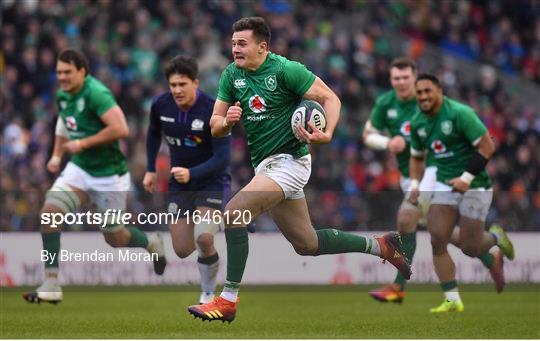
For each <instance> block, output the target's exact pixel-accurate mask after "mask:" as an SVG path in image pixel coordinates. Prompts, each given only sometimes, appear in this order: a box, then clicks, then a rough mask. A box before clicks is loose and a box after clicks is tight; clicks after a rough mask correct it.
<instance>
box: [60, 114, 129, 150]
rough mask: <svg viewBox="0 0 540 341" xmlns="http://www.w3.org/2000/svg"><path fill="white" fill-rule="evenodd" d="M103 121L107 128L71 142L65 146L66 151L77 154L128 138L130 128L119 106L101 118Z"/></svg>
mask: <svg viewBox="0 0 540 341" xmlns="http://www.w3.org/2000/svg"><path fill="white" fill-rule="evenodd" d="M101 121H102V122H103V123H104V124H105V128H103V129H101V130H100V131H99V133H97V134H95V135H92V136H89V137H86V138H84V139H81V140H72V141H69V142H67V143H65V144H64V149H65V150H66V151H68V152H70V153H72V154H77V153H80V152H81V151H83V150H85V149H90V148H94V147H97V146H100V145H104V144H108V143H111V142H114V141H116V140H119V139H122V138H126V137H128V135H129V128H128V125H127V122H126V118H125V116H124V112H123V111H122V109H120V107H119V106H118V105H116V106H114V107H112V108H110V109H109V110H107V112H105V114H103V116H101Z"/></svg>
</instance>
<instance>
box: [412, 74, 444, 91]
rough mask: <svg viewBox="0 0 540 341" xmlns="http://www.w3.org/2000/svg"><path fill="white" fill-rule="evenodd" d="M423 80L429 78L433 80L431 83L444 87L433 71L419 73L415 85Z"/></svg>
mask: <svg viewBox="0 0 540 341" xmlns="http://www.w3.org/2000/svg"><path fill="white" fill-rule="evenodd" d="M422 80H428V81H431V83H433V84H435V85H436V86H437V87H438V88H442V87H441V82H439V78H437V76H435V75H433V74H431V73H421V74H419V75H418V77H417V78H416V81H415V82H414V85H416V84H418V82H419V81H422Z"/></svg>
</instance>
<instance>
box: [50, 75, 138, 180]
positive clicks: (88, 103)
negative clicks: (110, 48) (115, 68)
mask: <svg viewBox="0 0 540 341" xmlns="http://www.w3.org/2000/svg"><path fill="white" fill-rule="evenodd" d="M56 105H57V108H58V115H59V116H60V118H61V119H62V121H63V122H64V125H65V126H66V128H67V130H68V132H69V138H70V139H71V140H77V139H83V138H85V137H88V136H92V135H95V134H97V133H98V132H99V131H100V130H102V129H103V128H104V127H105V124H104V123H103V122H102V121H101V119H100V117H101V116H102V115H103V114H105V112H107V110H109V109H111V108H112V107H113V106H115V105H116V101H115V99H114V97H113V95H112V93H111V91H110V90H109V89H108V88H107V87H106V86H105V85H103V83H101V82H100V81H98V80H97V79H95V78H94V77H92V76H87V77H86V79H85V80H84V85H83V87H82V88H81V90H80V91H79V92H78V93H77V94H76V95H74V96H72V95H70V94H69V93H67V92H65V91H63V90H58V91H57V93H56ZM71 161H72V162H73V163H74V164H76V165H77V166H79V167H81V168H82V169H84V170H85V171H86V172H87V173H88V174H90V175H92V176H95V177H102V176H111V175H116V174H124V173H126V172H127V170H128V168H127V162H126V158H125V157H124V155H123V154H122V152H121V151H120V147H119V145H118V141H115V142H112V143H110V144H107V145H101V146H98V147H93V148H90V149H86V150H83V151H82V152H80V153H79V154H74V155H73V156H72V157H71Z"/></svg>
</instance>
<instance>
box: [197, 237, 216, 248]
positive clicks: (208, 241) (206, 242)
mask: <svg viewBox="0 0 540 341" xmlns="http://www.w3.org/2000/svg"><path fill="white" fill-rule="evenodd" d="M197 246H198V248H199V249H200V251H202V252H203V253H207V251H209V250H210V249H211V248H212V247H214V236H213V235H211V234H210V233H204V234H201V235H200V236H199V238H197Z"/></svg>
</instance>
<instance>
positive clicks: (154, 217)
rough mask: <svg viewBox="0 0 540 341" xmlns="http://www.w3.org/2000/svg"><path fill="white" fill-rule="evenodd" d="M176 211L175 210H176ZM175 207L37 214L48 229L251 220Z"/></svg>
mask: <svg viewBox="0 0 540 341" xmlns="http://www.w3.org/2000/svg"><path fill="white" fill-rule="evenodd" d="M176 208H177V207H176ZM176 208H175V207H169V212H158V213H155V212H150V213H139V214H137V215H136V216H135V218H134V217H133V214H131V213H129V212H123V211H122V210H117V209H107V210H106V211H105V212H90V211H86V212H75V213H73V212H70V213H51V212H46V213H42V214H41V217H40V218H41V224H42V225H48V226H50V227H52V228H57V227H59V226H62V225H63V224H64V223H65V224H69V225H75V224H77V225H97V226H99V227H100V228H106V227H107V226H118V225H136V226H140V225H146V224H150V225H156V224H158V225H168V224H177V223H178V222H179V221H180V219H186V221H187V223H188V224H190V223H194V224H200V223H206V224H216V225H222V224H230V223H232V224H244V225H248V224H250V223H251V221H252V216H251V211H240V210H233V211H226V212H224V213H222V212H221V211H217V210H215V211H206V212H202V211H199V210H193V211H190V210H180V209H178V210H177V209H176Z"/></svg>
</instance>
